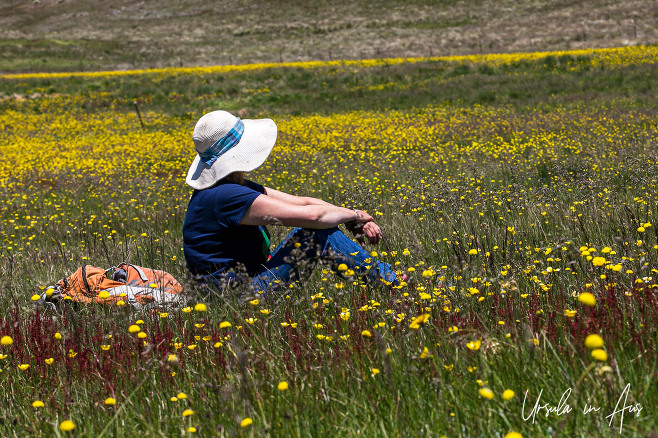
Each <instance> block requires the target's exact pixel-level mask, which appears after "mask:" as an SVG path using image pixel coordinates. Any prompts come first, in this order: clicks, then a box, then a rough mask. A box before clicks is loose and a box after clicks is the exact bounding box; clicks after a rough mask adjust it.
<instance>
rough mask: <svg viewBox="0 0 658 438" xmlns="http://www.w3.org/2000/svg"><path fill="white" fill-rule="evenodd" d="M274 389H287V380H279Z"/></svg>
mask: <svg viewBox="0 0 658 438" xmlns="http://www.w3.org/2000/svg"><path fill="white" fill-rule="evenodd" d="M276 389H278V390H279V391H285V390H286V389H288V382H285V381H283V382H279V384H278V385H277V387H276Z"/></svg>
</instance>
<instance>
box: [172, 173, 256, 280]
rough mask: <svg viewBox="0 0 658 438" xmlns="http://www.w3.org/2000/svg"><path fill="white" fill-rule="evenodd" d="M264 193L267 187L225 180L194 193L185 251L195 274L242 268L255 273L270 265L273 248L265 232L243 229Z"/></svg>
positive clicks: (249, 182) (188, 212)
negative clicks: (247, 218) (268, 263)
mask: <svg viewBox="0 0 658 438" xmlns="http://www.w3.org/2000/svg"><path fill="white" fill-rule="evenodd" d="M263 193H265V189H264V188H263V186H261V185H260V184H256V183H254V182H252V181H248V180H245V183H244V185H241V184H237V183H234V182H230V181H227V180H221V181H219V182H218V183H217V184H216V185H214V186H212V187H210V188H207V189H204V190H195V191H194V193H193V194H192V197H191V199H190V203H189V205H188V208H187V214H186V215H185V222H184V224H183V251H184V254H185V260H186V262H187V268H188V270H189V271H190V272H191V273H193V274H195V275H208V274H212V273H213V272H216V271H218V270H224V269H226V268H230V267H234V266H236V265H238V264H243V265H244V266H245V267H246V269H247V272H249V273H254V272H256V271H257V270H258V269H259V268H260V267H261V266H262V265H263V264H264V263H265V262H266V261H267V255H268V249H269V248H268V244H267V241H266V238H265V236H264V234H263V231H262V228H261V227H258V226H251V225H240V221H241V220H242V217H243V216H244V214H245V213H246V211H247V210H248V209H249V207H250V206H251V204H252V203H253V202H254V200H255V199H256V198H257V197H258V196H259V195H261V194H263ZM265 232H266V231H265Z"/></svg>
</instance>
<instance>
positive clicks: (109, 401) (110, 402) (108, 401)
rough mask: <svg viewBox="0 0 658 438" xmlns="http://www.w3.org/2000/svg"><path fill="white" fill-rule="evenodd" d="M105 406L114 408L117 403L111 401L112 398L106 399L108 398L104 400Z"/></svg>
mask: <svg viewBox="0 0 658 438" xmlns="http://www.w3.org/2000/svg"><path fill="white" fill-rule="evenodd" d="M105 404H106V405H107V406H114V405H116V404H117V401H116V400H115V399H113V398H112V397H108V398H106V399H105Z"/></svg>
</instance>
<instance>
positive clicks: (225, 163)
mask: <svg viewBox="0 0 658 438" xmlns="http://www.w3.org/2000/svg"><path fill="white" fill-rule="evenodd" d="M276 137H277V127H276V124H275V123H274V121H272V120H271V119H257V120H240V119H239V118H237V117H235V116H233V115H232V114H230V113H228V112H226V111H213V112H211V113H209V114H206V115H204V116H203V117H201V118H200V119H199V121H198V122H197V124H196V126H195V128H194V133H193V135H192V138H193V140H194V145H195V148H196V151H197V152H198V155H197V157H196V158H195V160H194V162H193V164H192V166H191V167H190V170H189V172H188V174H187V178H186V180H185V181H186V182H187V184H189V185H190V186H192V187H193V188H194V189H195V190H194V192H193V193H192V197H191V199H190V203H189V206H188V208H187V214H186V215H185V223H184V225H183V249H184V254H185V261H186V263H187V268H188V270H189V271H190V272H191V273H192V274H193V275H194V276H195V277H196V278H198V279H202V280H209V281H210V282H211V283H214V284H225V283H226V282H227V281H228V280H234V279H236V278H238V277H237V275H236V271H238V272H239V271H240V270H244V271H245V272H246V273H247V274H248V275H249V277H250V279H251V280H250V281H251V284H252V285H253V287H254V290H255V291H256V292H258V293H264V292H265V291H267V290H268V289H269V288H272V286H273V285H275V284H278V283H280V282H281V281H283V282H287V281H289V280H290V279H291V278H293V277H295V276H299V274H300V272H299V271H300V267H301V266H313V265H314V264H315V263H316V262H317V261H318V260H319V259H325V260H330V261H331V263H332V264H333V265H335V267H337V266H338V265H339V264H341V263H344V264H345V265H346V266H347V267H348V268H351V269H353V270H355V271H356V272H360V273H364V274H365V275H367V276H368V277H369V278H371V279H381V280H383V281H384V282H386V283H389V284H390V283H397V281H396V273H395V272H394V271H393V270H391V266H390V265H388V264H386V263H381V262H379V261H378V260H375V259H374V258H372V257H371V256H370V254H369V253H368V252H366V251H365V250H364V249H363V248H362V247H361V246H360V245H358V244H357V243H356V242H354V241H353V240H351V239H350V238H348V237H347V236H346V235H345V234H343V232H341V231H340V230H339V229H338V228H337V227H338V225H340V224H346V226H347V227H348V228H349V229H350V230H351V231H352V232H353V233H358V235H357V236H356V237H357V238H360V239H361V242H363V240H362V239H363V236H365V237H366V238H368V240H369V241H370V243H372V244H377V243H378V242H379V240H380V239H381V237H382V232H381V229H380V228H379V226H378V225H377V224H375V222H374V220H373V218H372V216H370V215H369V214H367V213H365V212H363V211H361V210H350V209H347V208H343V207H337V206H335V205H332V204H330V203H328V202H324V201H322V200H319V199H315V198H309V197H301V196H294V195H290V194H288V193H284V192H280V191H278V190H274V189H271V188H269V187H263V186H261V185H260V184H257V183H254V182H252V181H249V180H247V179H245V178H244V172H249V171H252V170H254V169H256V168H257V167H259V166H260V165H261V164H263V162H265V160H266V159H267V157H268V156H269V154H270V152H271V151H272V148H273V147H274V143H275V142H276ZM266 225H283V226H288V227H295V228H293V230H292V231H291V232H290V233H289V234H288V235H287V236H286V237H285V238H284V239H283V241H282V242H281V243H280V244H279V245H278V246H277V248H276V249H275V250H274V252H272V253H271V254H270V235H269V233H268V231H267V228H266V227H265V226H266ZM278 280H280V281H278Z"/></svg>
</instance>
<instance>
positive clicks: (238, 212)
mask: <svg viewBox="0 0 658 438" xmlns="http://www.w3.org/2000/svg"><path fill="white" fill-rule="evenodd" d="M253 184H255V183H253ZM255 185H256V186H258V184H255ZM260 187H261V188H262V186H260ZM263 191H264V190H263ZM261 193H263V192H260V191H258V190H255V189H254V188H252V187H249V186H246V185H244V186H243V185H240V184H223V185H222V186H221V189H220V190H218V191H217V196H216V198H215V200H214V204H215V215H216V217H217V221H218V222H219V223H220V225H222V226H224V227H226V228H229V227H234V226H237V225H239V224H240V221H241V220H242V218H243V217H244V215H245V213H246V212H247V210H248V209H249V207H251V204H253V202H254V201H255V200H256V198H258V196H260V195H261Z"/></svg>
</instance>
